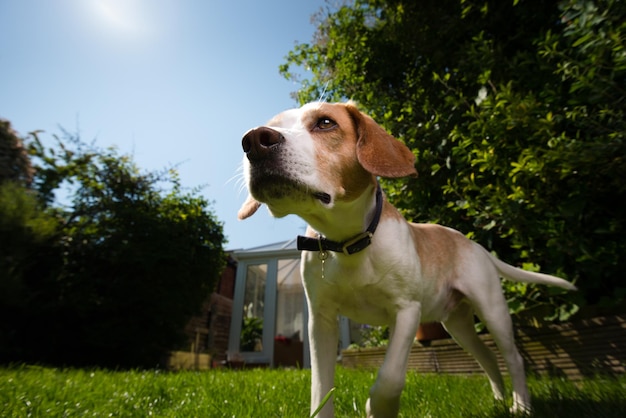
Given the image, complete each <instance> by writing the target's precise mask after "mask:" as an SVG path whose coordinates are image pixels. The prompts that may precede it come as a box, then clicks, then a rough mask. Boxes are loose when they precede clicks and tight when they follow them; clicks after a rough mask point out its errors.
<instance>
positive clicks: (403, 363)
mask: <svg viewBox="0 0 626 418" xmlns="http://www.w3.org/2000/svg"><path fill="white" fill-rule="evenodd" d="M420 316H421V304H420V303H418V302H415V303H412V304H410V305H409V306H407V307H405V308H404V309H402V310H401V311H400V312H398V314H397V316H396V320H395V324H394V325H393V326H392V333H391V338H390V340H389V347H387V353H386V354H385V361H384V362H383V365H382V366H381V368H380V370H379V371H378V377H377V378H376V382H375V383H374V386H372V389H371V390H370V398H369V399H368V400H367V405H366V411H367V416H368V417H372V418H374V417H375V418H380V417H395V416H397V415H398V410H399V409H400V395H401V394H402V390H403V389H404V382H405V379H406V371H407V362H408V358H409V353H410V351H411V346H412V345H413V341H414V340H415V334H416V332H417V328H418V327H419V323H420Z"/></svg>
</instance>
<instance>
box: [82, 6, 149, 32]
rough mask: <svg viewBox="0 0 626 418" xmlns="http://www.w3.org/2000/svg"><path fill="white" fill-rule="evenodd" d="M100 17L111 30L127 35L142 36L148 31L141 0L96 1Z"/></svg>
mask: <svg viewBox="0 0 626 418" xmlns="http://www.w3.org/2000/svg"><path fill="white" fill-rule="evenodd" d="M94 4H95V9H96V13H97V14H98V16H99V17H100V18H101V20H103V21H104V22H105V23H106V24H107V25H108V26H109V27H110V28H111V29H113V30H115V31H117V32H122V33H124V34H125V35H131V34H133V35H141V34H145V32H146V31H147V29H148V28H147V26H146V22H145V19H144V18H143V17H144V15H143V14H142V13H141V7H140V6H141V5H140V1H139V0H95V1H94Z"/></svg>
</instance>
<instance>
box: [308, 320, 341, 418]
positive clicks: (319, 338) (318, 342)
mask: <svg viewBox="0 0 626 418" xmlns="http://www.w3.org/2000/svg"><path fill="white" fill-rule="evenodd" d="M309 336H310V337H311V338H310V349H311V414H312V413H313V412H315V410H316V409H317V408H318V407H319V406H320V405H321V403H322V399H323V398H324V396H326V394H327V393H328V392H329V391H330V390H331V389H332V387H333V384H334V380H335V363H336V361H337V344H338V342H339V323H338V320H337V317H336V316H335V317H328V316H326V315H324V314H323V313H321V312H316V313H314V312H312V310H310V311H309ZM333 415H334V409H333V399H332V397H331V398H330V399H329V400H328V402H327V403H326V405H324V408H323V409H322V410H321V411H320V412H319V414H318V415H317V416H318V417H320V418H326V417H328V418H330V417H332V416H333Z"/></svg>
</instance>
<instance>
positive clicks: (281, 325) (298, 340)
mask: <svg viewBox="0 0 626 418" xmlns="http://www.w3.org/2000/svg"><path fill="white" fill-rule="evenodd" d="M276 285H277V288H276V293H277V294H276V335H275V336H274V366H291V367H296V366H302V361H303V355H302V352H303V343H302V338H303V335H304V287H303V286H302V280H301V278H300V260H299V259H295V260H291V259H287V260H278V273H277V283H276Z"/></svg>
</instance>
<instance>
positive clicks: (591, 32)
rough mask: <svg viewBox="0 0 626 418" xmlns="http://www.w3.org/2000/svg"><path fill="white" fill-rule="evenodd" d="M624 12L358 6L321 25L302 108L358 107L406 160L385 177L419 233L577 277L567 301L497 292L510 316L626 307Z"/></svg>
mask: <svg viewBox="0 0 626 418" xmlns="http://www.w3.org/2000/svg"><path fill="white" fill-rule="evenodd" d="M625 18H626V5H625V4H624V3H623V2H620V1H616V0H597V1H591V0H569V1H561V2H544V1H540V0H528V1H524V2H519V1H512V0H510V1H495V0H494V1H469V0H438V1H432V0H429V1H421V2H409V1H402V0H387V1H384V0H356V1H354V3H352V4H349V5H343V6H341V7H339V8H336V9H334V8H331V7H329V8H327V9H326V10H324V11H322V12H320V14H318V16H317V21H318V24H319V26H318V30H317V32H316V34H315V37H314V39H313V40H312V42H311V43H307V44H298V45H296V47H295V48H294V49H293V50H292V51H291V52H290V53H289V55H288V56H287V59H286V63H285V64H284V65H282V66H281V68H280V70H281V72H282V74H283V75H284V76H285V77H286V78H288V79H296V80H297V79H299V74H298V71H301V70H302V69H306V70H307V71H309V73H308V74H310V78H309V79H305V80H303V81H302V89H301V90H300V91H299V92H298V93H297V98H298V100H299V101H300V102H302V103H304V102H307V101H311V100H316V99H319V98H325V99H327V100H344V99H346V98H349V99H353V100H355V101H357V102H358V103H359V104H360V106H361V107H362V108H363V110H364V111H366V112H367V113H369V114H370V115H371V116H373V117H374V119H376V120H377V121H378V122H379V123H381V124H382V125H383V126H384V127H385V128H386V129H387V130H388V131H390V132H391V133H392V134H394V135H395V136H396V137H398V138H399V139H401V140H403V141H404V142H405V143H406V144H407V145H408V146H409V147H410V148H411V149H412V150H413V152H414V153H415V155H416V157H417V169H418V171H419V172H420V174H421V177H420V178H419V179H409V180H402V181H385V185H386V190H387V194H388V197H389V199H390V200H391V201H392V202H393V203H394V204H395V205H396V206H398V207H399V208H400V209H401V210H402V211H403V212H404V214H405V215H406V216H407V217H408V218H410V219H413V220H415V221H419V222H438V223H442V224H445V225H448V226H452V227H454V228H457V229H459V230H461V231H463V232H465V233H466V234H467V235H468V236H470V237H471V238H473V239H475V240H477V241H479V242H480V243H481V244H483V245H484V246H485V247H487V248H488V249H489V250H491V251H495V252H496V253H498V255H499V256H500V257H502V258H503V259H505V260H507V261H508V262H512V263H514V264H518V265H520V266H524V267H527V268H531V269H538V268H541V270H542V271H545V272H548V273H552V274H556V275H559V276H562V277H565V278H568V279H570V280H572V281H575V282H576V284H577V286H578V287H579V288H580V289H581V292H579V293H578V294H576V295H563V294H562V292H560V291H558V290H554V289H544V288H538V287H536V286H533V285H526V284H516V283H506V282H505V291H506V294H507V298H508V299H509V302H510V308H511V310H512V311H513V312H521V311H524V310H527V309H529V308H532V307H536V306H549V307H552V308H551V312H552V313H551V314H548V317H549V318H551V319H566V318H567V317H568V316H570V315H571V314H572V313H574V312H575V311H576V310H577V306H579V305H584V304H585V303H589V304H601V305H616V304H619V303H621V302H623V301H624V297H625V296H626V287H625V286H624V285H623V283H621V280H620V275H621V268H620V264H621V262H620V259H621V258H622V254H623V253H624V251H625V250H626V235H625V234H624V232H625V231H624V227H625V217H626V212H624V210H622V208H621V207H620V205H619V204H618V203H617V202H621V201H623V200H624V194H625V190H626V186H625V184H626V183H624V181H623V178H624V175H625V174H626V161H625V159H624V156H625V155H626V148H625V145H624V136H625V132H626V126H625V123H626V122H625V120H626V101H625V100H624V97H625V94H624V93H625V91H624V80H625V79H626V49H625V48H626V45H625V43H626V39H625V38H624V36H623V34H624V33H625V29H626V27H625V25H626V23H624V22H626V19H625Z"/></svg>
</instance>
